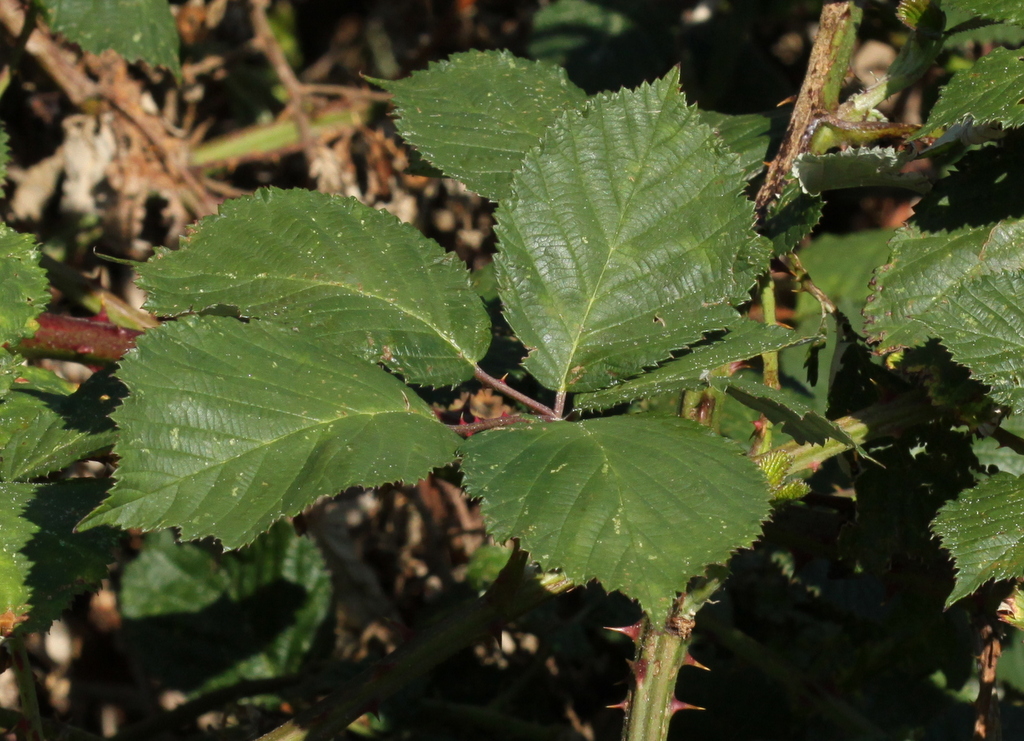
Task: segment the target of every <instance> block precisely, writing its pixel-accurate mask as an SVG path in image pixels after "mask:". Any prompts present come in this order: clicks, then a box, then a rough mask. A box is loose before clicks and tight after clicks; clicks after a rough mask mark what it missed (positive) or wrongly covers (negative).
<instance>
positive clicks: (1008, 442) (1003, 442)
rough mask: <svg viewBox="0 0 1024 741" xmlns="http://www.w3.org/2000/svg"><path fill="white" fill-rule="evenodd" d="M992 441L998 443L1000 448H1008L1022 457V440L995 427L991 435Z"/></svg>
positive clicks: (1023, 445)
mask: <svg viewBox="0 0 1024 741" xmlns="http://www.w3.org/2000/svg"><path fill="white" fill-rule="evenodd" d="M991 437H992V439H993V440H995V441H996V442H997V443H999V447H1001V448H1009V449H1010V450H1012V451H1013V452H1014V453H1017V454H1018V455H1024V440H1021V439H1020V438H1019V437H1017V436H1016V435H1014V434H1013V433H1012V432H1010V431H1009V430H1004V429H1003V428H1002V427H997V428H996V430H995V432H993V433H992V435H991Z"/></svg>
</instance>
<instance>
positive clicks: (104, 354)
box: [14, 313, 142, 365]
mask: <svg viewBox="0 0 1024 741" xmlns="http://www.w3.org/2000/svg"><path fill="white" fill-rule="evenodd" d="M36 321H37V322H38V323H39V329H38V330H37V331H36V334H35V336H34V337H31V338H29V339H26V340H22V341H21V342H19V343H18V344H17V346H16V347H15V348H14V349H15V350H16V351H17V352H18V353H19V354H21V355H24V356H25V357H27V358H56V359H58V360H74V361H77V362H79V363H86V364H89V365H92V364H107V363H115V362H117V361H118V360H120V359H121V357H122V356H123V355H124V354H125V353H126V352H128V351H129V350H131V349H132V348H133V347H135V340H136V338H137V337H138V336H139V335H140V334H142V332H141V331H139V330H135V329H126V328H125V327H118V326H116V325H114V324H110V323H108V322H98V321H94V320H91V319H79V318H77V317H71V316H61V315H59V314H50V313H45V314H41V315H40V316H39V317H37V318H36Z"/></svg>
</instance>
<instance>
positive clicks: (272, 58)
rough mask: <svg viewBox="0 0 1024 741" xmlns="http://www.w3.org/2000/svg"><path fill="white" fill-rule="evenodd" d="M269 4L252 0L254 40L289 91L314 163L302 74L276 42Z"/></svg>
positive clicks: (309, 161)
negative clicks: (268, 13) (298, 74)
mask: <svg viewBox="0 0 1024 741" xmlns="http://www.w3.org/2000/svg"><path fill="white" fill-rule="evenodd" d="M269 4H270V0H249V10H250V12H249V20H250V22H251V23H252V28H253V31H254V32H255V34H256V38H255V43H256V46H257V47H258V48H259V49H260V50H261V51H262V52H263V54H264V55H265V56H266V58H267V60H268V61H269V62H270V65H271V66H272V67H273V68H274V74H276V75H277V79H279V80H280V81H281V84H282V85H284V89H285V90H286V91H287V93H288V100H289V107H290V109H291V114H292V120H293V121H295V127H296V128H297V129H298V130H299V138H300V140H301V141H302V151H303V153H304V154H305V155H306V164H307V165H309V166H310V167H312V166H313V164H314V163H315V162H316V159H317V151H316V145H317V140H316V136H315V135H314V134H313V127H312V125H311V124H310V122H309V115H308V114H307V113H306V110H305V108H304V107H303V101H304V97H305V96H304V92H305V91H304V90H303V85H302V83H301V82H300V81H299V78H298V77H296V76H295V70H293V69H292V66H291V64H289V63H288V59H287V58H286V57H285V55H284V51H283V50H282V49H281V45H280V44H278V43H277V38H276V37H275V36H274V30H273V29H272V28H271V27H270V21H268V20H267V6H268V5H269Z"/></svg>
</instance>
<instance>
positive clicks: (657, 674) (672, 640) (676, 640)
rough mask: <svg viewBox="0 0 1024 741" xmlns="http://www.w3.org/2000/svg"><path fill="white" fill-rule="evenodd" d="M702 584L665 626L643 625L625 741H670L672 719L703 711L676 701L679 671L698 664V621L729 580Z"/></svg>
mask: <svg viewBox="0 0 1024 741" xmlns="http://www.w3.org/2000/svg"><path fill="white" fill-rule="evenodd" d="M717 570H720V571H721V572H722V573H721V574H720V575H719V576H717V577H712V578H708V579H703V580H701V583H700V584H699V585H698V586H697V588H695V589H693V590H691V591H690V592H688V593H686V594H682V595H680V596H679V598H678V599H677V600H675V602H674V603H673V604H672V608H671V609H670V611H669V615H668V618H667V619H666V620H665V621H664V622H663V623H661V624H655V623H652V622H651V620H650V619H649V618H648V617H644V619H643V620H642V621H641V626H640V635H639V638H638V639H637V652H636V660H635V661H634V662H633V687H632V688H631V689H630V691H629V696H628V697H627V698H626V701H625V703H624V706H625V711H626V719H625V721H624V722H623V726H622V740H623V741H660V740H661V739H665V738H667V737H668V728H669V724H670V723H671V722H672V716H673V715H675V714H676V712H678V711H680V710H700V709H701V708H698V707H696V706H695V705H689V704H687V703H685V702H681V701H679V700H678V699H676V695H675V692H676V680H677V679H678V677H679V671H680V670H681V669H682V668H683V667H684V666H686V665H687V664H694V663H695V662H694V661H693V659H691V658H690V654H689V649H690V644H691V643H692V641H693V626H694V617H695V616H696V614H697V611H698V610H700V608H701V607H703V606H704V605H705V604H706V603H707V601H708V600H709V599H710V598H711V595H713V594H714V593H715V591H716V590H717V589H718V587H719V586H721V583H722V580H723V579H724V576H725V573H726V571H725V569H724V567H719V569H717Z"/></svg>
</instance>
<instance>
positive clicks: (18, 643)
mask: <svg viewBox="0 0 1024 741" xmlns="http://www.w3.org/2000/svg"><path fill="white" fill-rule="evenodd" d="M4 645H5V646H7V650H8V651H10V652H11V666H12V667H13V669H14V680H15V682H16V683H17V685H18V698H19V699H20V701H21V720H20V722H19V724H18V725H19V727H20V730H21V734H19V738H24V739H26V741H43V739H45V738H46V737H45V736H44V735H43V721H42V718H41V717H40V715H39V700H38V698H37V697H36V678H35V676H34V675H33V674H32V666H31V665H30V664H29V660H28V651H26V650H25V639H24V637H23V636H22V635H21V634H20V633H15V634H14V635H11V636H8V637H7V639H6V640H4Z"/></svg>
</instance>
